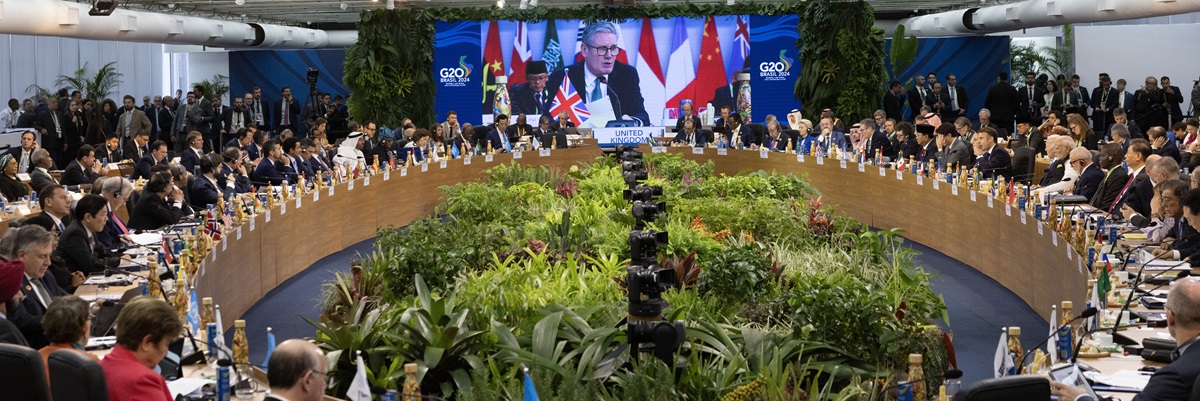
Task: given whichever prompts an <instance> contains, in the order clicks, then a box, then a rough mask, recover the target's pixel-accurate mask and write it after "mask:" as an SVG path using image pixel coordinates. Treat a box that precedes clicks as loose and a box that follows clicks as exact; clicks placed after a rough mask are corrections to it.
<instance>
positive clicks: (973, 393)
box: [954, 375, 1050, 401]
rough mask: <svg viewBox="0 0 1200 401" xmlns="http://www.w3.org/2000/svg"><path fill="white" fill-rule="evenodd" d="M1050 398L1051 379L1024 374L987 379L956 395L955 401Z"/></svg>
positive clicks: (1008, 400) (1007, 400)
mask: <svg viewBox="0 0 1200 401" xmlns="http://www.w3.org/2000/svg"><path fill="white" fill-rule="evenodd" d="M1048 399H1050V380H1049V379H1047V378H1046V377H1045V376H1034V375H1022V376H1008V377H1000V378H995V379H986V380H981V381H979V382H976V383H975V384H973V385H971V387H969V388H967V389H965V390H963V391H962V392H960V393H958V394H955V395H954V401H1011V400H1048Z"/></svg>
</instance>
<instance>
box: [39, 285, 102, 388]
mask: <svg viewBox="0 0 1200 401" xmlns="http://www.w3.org/2000/svg"><path fill="white" fill-rule="evenodd" d="M42 331H43V332H45V333H46V340H48V341H50V345H47V346H45V347H42V349H39V350H38V353H39V354H42V362H45V364H44V365H45V366H46V375H47V376H48V375H49V374H50V370H49V369H50V368H49V366H50V354H51V353H53V352H54V351H58V350H62V349H65V350H71V351H75V352H78V353H80V354H82V355H86V356H87V357H88V358H92V360H95V361H96V362H100V358H97V357H96V356H95V355H92V354H89V353H87V352H86V351H84V349H83V346H84V345H86V344H87V339H88V333H89V332H91V331H92V322H91V311H90V310H89V308H88V303H87V301H84V300H83V299H80V298H79V297H77V296H74V295H67V296H63V297H58V298H55V299H54V302H51V303H50V306H49V307H47V308H46V314H44V315H42Z"/></svg>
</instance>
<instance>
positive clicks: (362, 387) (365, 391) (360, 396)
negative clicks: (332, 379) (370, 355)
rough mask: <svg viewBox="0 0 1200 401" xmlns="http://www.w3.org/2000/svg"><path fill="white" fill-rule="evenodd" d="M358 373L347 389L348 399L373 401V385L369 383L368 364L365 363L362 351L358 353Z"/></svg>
mask: <svg viewBox="0 0 1200 401" xmlns="http://www.w3.org/2000/svg"><path fill="white" fill-rule="evenodd" d="M356 364H357V365H358V369H357V371H356V372H355V373H354V379H353V380H351V381H350V388H348V389H346V399H347V400H350V401H371V383H369V382H367V364H366V363H363V359H362V351H359V352H358V361H357V363H356Z"/></svg>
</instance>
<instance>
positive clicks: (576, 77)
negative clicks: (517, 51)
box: [546, 21, 650, 127]
mask: <svg viewBox="0 0 1200 401" xmlns="http://www.w3.org/2000/svg"><path fill="white" fill-rule="evenodd" d="M617 29H619V28H618V27H617V25H616V24H613V23H612V22H608V21H598V22H595V23H592V24H590V25H588V26H587V27H585V28H584V30H583V47H582V49H581V52H582V54H583V64H582V65H580V64H574V65H570V66H567V67H563V69H561V70H558V71H555V72H554V74H552V75H550V80H549V81H548V82H547V85H546V86H547V87H548V88H549V89H550V90H552V91H555V92H554V94H552V95H551V97H552V98H554V99H555V102H556V103H571V100H570V99H562V100H563V101H560V99H559V92H573V93H571V95H572V98H573V95H576V94H577V95H578V96H579V98H580V100H582V102H584V103H586V105H587V108H586V110H587V111H588V114H589V115H590V117H591V118H590V119H587V120H586V122H585V124H584V126H589V127H603V126H605V125H606V124H607V123H608V121H610V120H618V119H619V120H630V121H634V122H636V123H637V124H638V125H647V124H648V122H649V121H650V116H649V114H647V113H646V106H645V104H644V101H643V100H642V92H641V84H640V80H639V79H638V73H637V70H636V69H634V68H633V67H632V66H630V65H628V64H624V63H620V62H618V61H617V55H618V54H619V53H620V52H621V48H620V47H617ZM564 78H569V80H568V81H567V82H563V81H564ZM566 85H570V88H566ZM564 89H573V90H566V91H564Z"/></svg>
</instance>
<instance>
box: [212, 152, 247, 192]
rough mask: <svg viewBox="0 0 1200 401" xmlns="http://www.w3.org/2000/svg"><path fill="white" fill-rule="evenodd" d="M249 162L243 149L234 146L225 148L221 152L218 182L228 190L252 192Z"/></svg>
mask: <svg viewBox="0 0 1200 401" xmlns="http://www.w3.org/2000/svg"><path fill="white" fill-rule="evenodd" d="M249 163H250V162H249V161H248V160H246V156H245V155H244V154H243V153H242V150H241V149H238V148H236V147H232V146H231V147H227V148H225V151H224V152H222V153H221V171H220V173H218V174H217V182H219V183H220V184H221V187H222V188H225V190H226V191H233V193H237V194H244V193H247V192H250V191H251V189H252V188H251V185H250V176H249V175H248V174H247V173H246V170H247V168H246V165H247V164H249Z"/></svg>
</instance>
